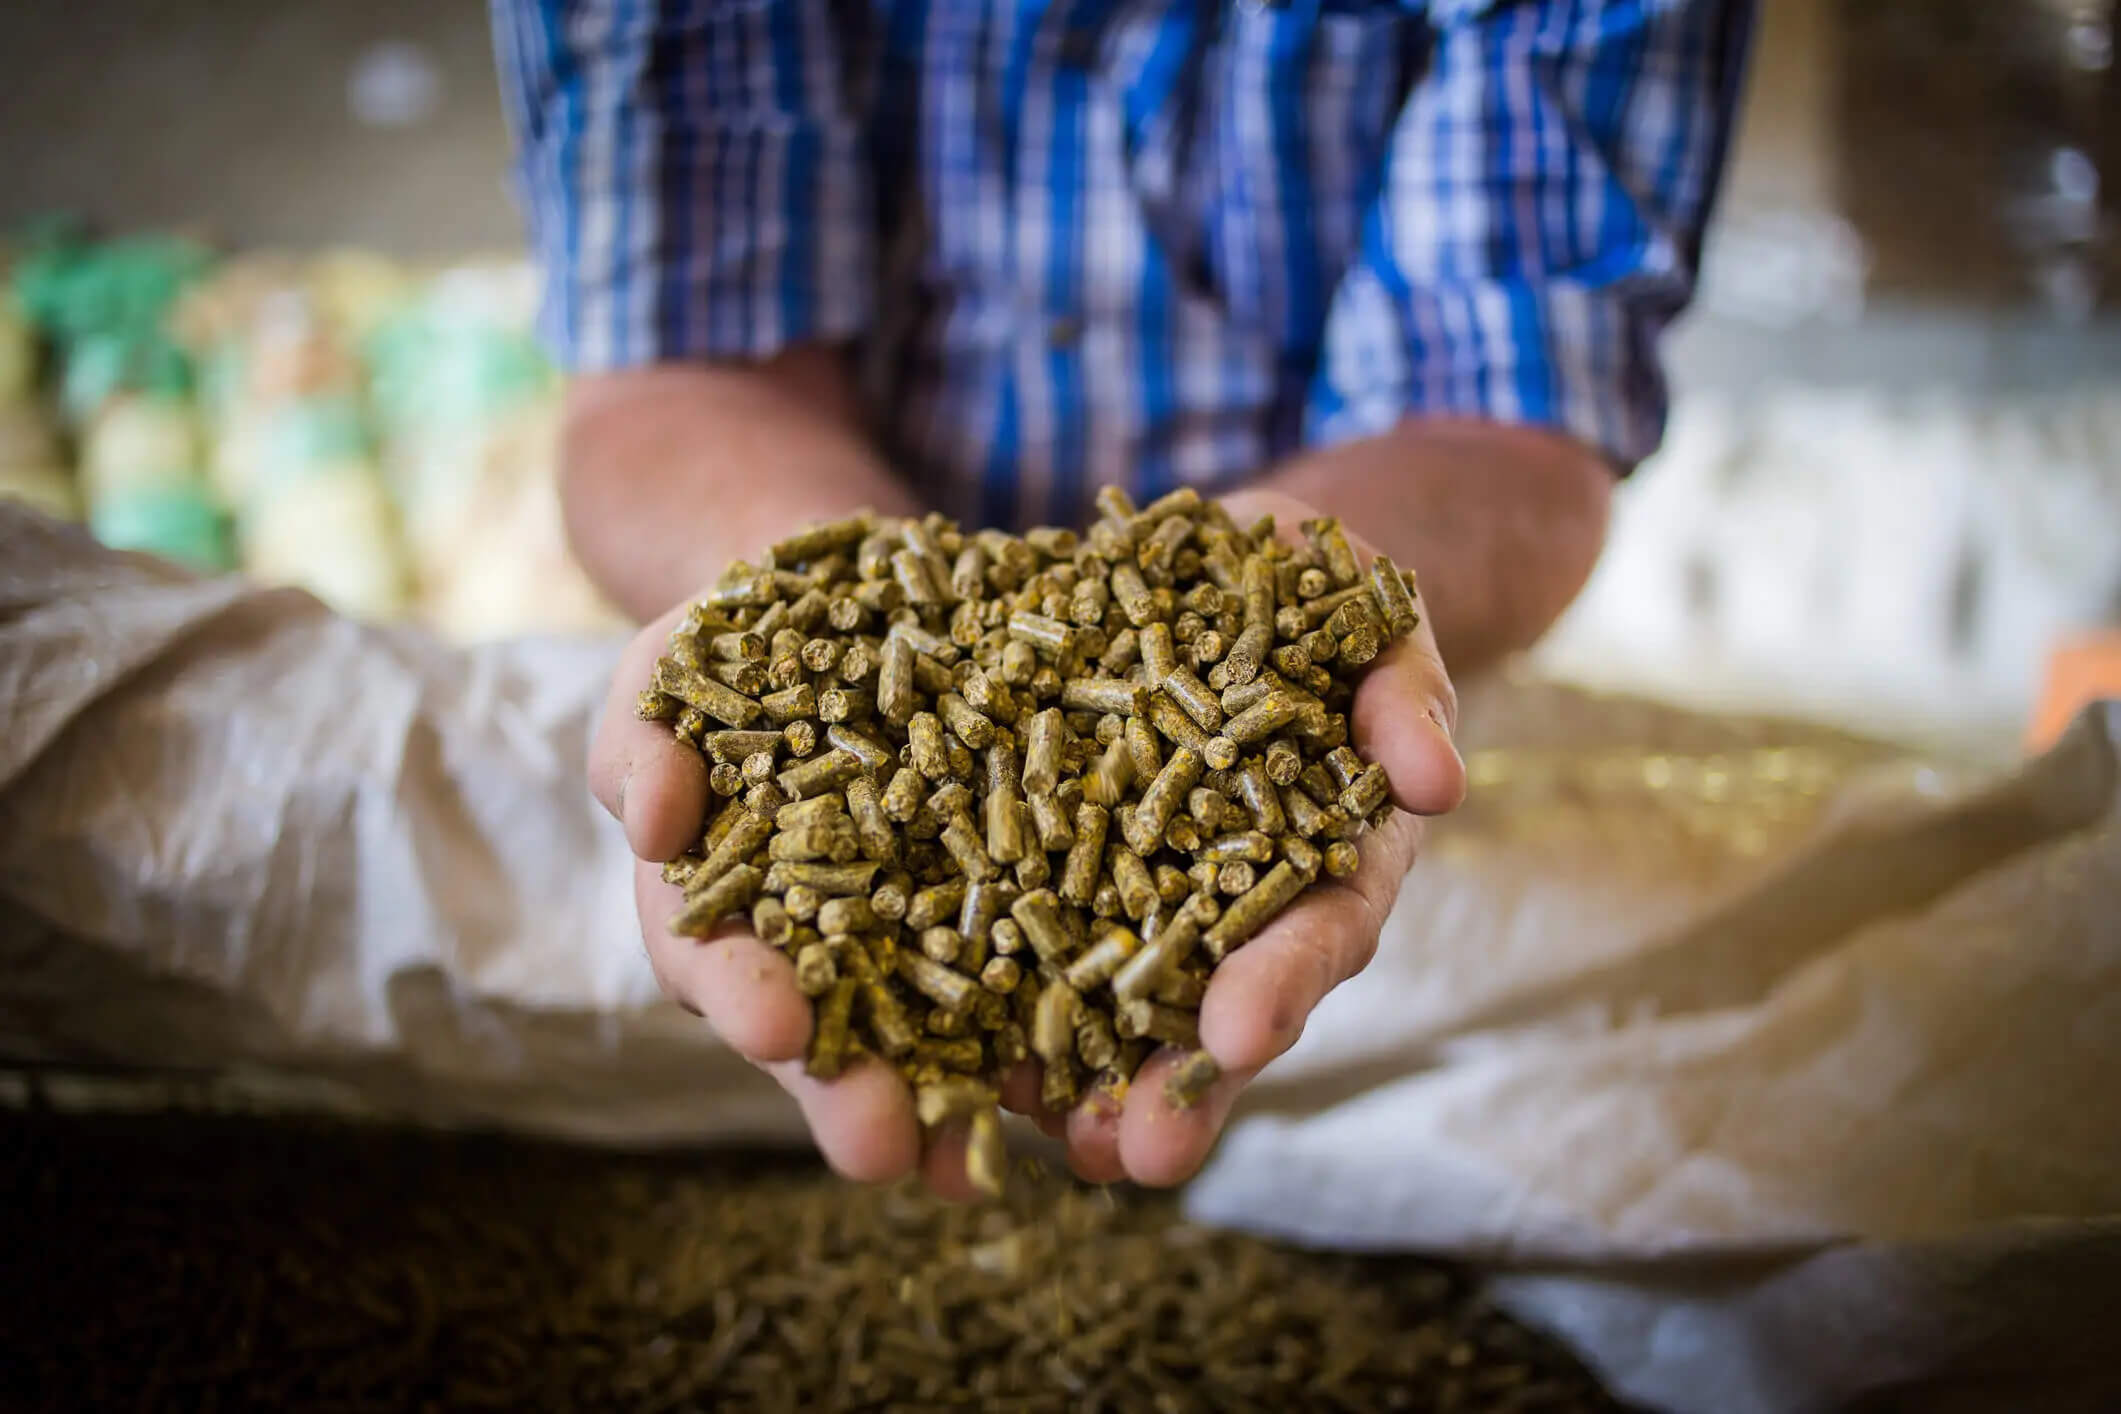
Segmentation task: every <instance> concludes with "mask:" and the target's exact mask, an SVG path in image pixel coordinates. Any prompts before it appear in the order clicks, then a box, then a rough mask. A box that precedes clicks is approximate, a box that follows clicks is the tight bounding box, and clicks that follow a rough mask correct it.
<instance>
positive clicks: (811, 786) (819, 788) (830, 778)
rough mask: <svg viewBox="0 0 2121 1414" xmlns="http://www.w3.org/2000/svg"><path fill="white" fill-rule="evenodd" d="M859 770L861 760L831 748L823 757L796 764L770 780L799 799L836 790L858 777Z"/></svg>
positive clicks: (844, 750)
mask: <svg viewBox="0 0 2121 1414" xmlns="http://www.w3.org/2000/svg"><path fill="white" fill-rule="evenodd" d="M861 770H862V758H861V757H859V756H857V755H855V754H854V753H853V752H851V751H848V750H847V749H846V748H844V747H835V748H833V749H832V750H831V751H828V752H826V753H825V754H824V755H823V756H815V757H812V758H810V759H809V760H807V761H799V762H797V763H796V764H795V765H793V766H790V767H789V768H788V769H787V770H785V771H783V772H781V773H780V775H779V776H777V777H775V778H774V780H775V783H776V784H777V785H779V786H780V788H781V790H782V791H783V792H785V793H786V794H788V795H789V796H791V797H793V798H794V799H797V800H801V799H802V798H803V797H805V796H809V795H821V794H823V793H824V792H826V791H833V790H838V789H840V788H841V787H842V786H844V785H846V784H847V782H849V781H851V780H853V779H854V778H855V777H856V776H858V775H860V774H861Z"/></svg>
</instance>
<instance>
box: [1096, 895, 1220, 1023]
mask: <svg viewBox="0 0 2121 1414" xmlns="http://www.w3.org/2000/svg"><path fill="white" fill-rule="evenodd" d="M1199 946H1200V923H1199V921H1198V919H1197V916H1196V915H1195V913H1194V911H1193V910H1192V909H1190V908H1185V907H1181V908H1179V909H1178V910H1177V912H1176V913H1175V914H1174V915H1173V916H1172V918H1171V920H1170V921H1169V922H1168V923H1166V924H1164V926H1163V927H1161V928H1159V929H1158V930H1157V933H1156V936H1155V937H1153V938H1151V939H1150V940H1149V941H1148V943H1147V944H1146V945H1144V946H1143V947H1141V948H1140V949H1138V950H1137V951H1136V952H1134V953H1133V954H1132V955H1131V956H1129V957H1128V958H1127V959H1126V960H1125V962H1124V963H1123V964H1122V965H1121V966H1120V968H1119V970H1118V971H1117V972H1115V973H1114V974H1113V975H1112V995H1113V996H1115V997H1117V998H1119V999H1120V1000H1121V1001H1123V1002H1131V1001H1147V1000H1149V999H1151V997H1152V996H1153V995H1154V994H1155V992H1156V989H1157V987H1158V986H1159V985H1160V984H1161V983H1162V982H1163V981H1164V979H1165V978H1166V977H1167V976H1169V975H1170V974H1171V973H1172V971H1173V970H1174V969H1176V968H1177V967H1178V965H1179V964H1180V963H1182V962H1184V961H1185V960H1186V959H1187V958H1189V957H1191V956H1192V955H1193V951H1194V949H1195V948H1197V947H1199Z"/></svg>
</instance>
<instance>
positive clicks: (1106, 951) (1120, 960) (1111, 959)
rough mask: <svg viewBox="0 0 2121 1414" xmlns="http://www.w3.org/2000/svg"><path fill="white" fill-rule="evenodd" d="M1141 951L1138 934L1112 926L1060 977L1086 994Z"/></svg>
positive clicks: (1086, 1057)
mask: <svg viewBox="0 0 2121 1414" xmlns="http://www.w3.org/2000/svg"><path fill="white" fill-rule="evenodd" d="M1141 949H1142V940H1141V936H1140V935H1139V934H1138V933H1136V932H1134V931H1133V930H1132V929H1131V928H1123V927H1120V926H1119V925H1118V924H1113V925H1111V926H1109V927H1107V928H1106V929H1105V931H1104V935H1103V936H1102V937H1100V938H1098V940H1097V941H1096V942H1094V943H1092V944H1091V945H1090V946H1089V947H1088V948H1087V949H1086V950H1084V951H1083V953H1082V954H1081V955H1079V956H1078V957H1077V958H1076V959H1075V960H1074V961H1073V962H1071V963H1069V964H1068V966H1067V970H1066V971H1065V972H1063V973H1062V976H1063V977H1064V978H1065V979H1066V980H1067V983H1068V985H1069V986H1071V987H1073V988H1075V990H1076V991H1078V992H1087V991H1089V990H1090V989H1091V988H1092V987H1096V986H1100V985H1102V984H1103V983H1105V982H1107V981H1109V980H1110V979H1111V977H1112V974H1113V973H1115V972H1117V971H1119V969H1120V968H1121V967H1122V966H1123V965H1125V963H1126V962H1127V960H1128V959H1129V958H1131V957H1133V956H1134V955H1135V954H1136V953H1138V952H1140V951H1141ZM1083 1060H1084V1062H1085V1063H1086V1064H1092V1065H1102V1064H1104V1062H1103V1061H1092V1060H1091V1059H1090V1058H1089V1057H1088V1056H1085V1057H1084V1058H1083Z"/></svg>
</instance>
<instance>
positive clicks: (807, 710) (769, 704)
mask: <svg viewBox="0 0 2121 1414" xmlns="http://www.w3.org/2000/svg"><path fill="white" fill-rule="evenodd" d="M753 705H755V706H757V707H759V708H761V709H762V710H764V712H765V714H766V715H767V716H768V717H770V718H772V719H773V721H774V723H775V724H776V725H778V726H786V725H788V723H790V722H792V721H794V720H796V719H797V718H798V717H815V716H816V715H817V689H816V688H814V687H812V686H811V685H810V684H809V683H807V682H799V683H797V684H796V685H795V686H794V687H789V688H783V689H782V690H781V691H779V692H769V693H767V694H766V695H765V696H764V697H761V698H760V699H759V700H758V701H757V702H756V703H755V704H753ZM754 715H756V714H754ZM733 725H739V724H733Z"/></svg>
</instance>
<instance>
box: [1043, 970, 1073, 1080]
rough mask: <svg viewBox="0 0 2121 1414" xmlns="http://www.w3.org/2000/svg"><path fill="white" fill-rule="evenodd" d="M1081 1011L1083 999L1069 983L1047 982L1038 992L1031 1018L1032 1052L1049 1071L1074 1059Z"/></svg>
mask: <svg viewBox="0 0 2121 1414" xmlns="http://www.w3.org/2000/svg"><path fill="white" fill-rule="evenodd" d="M1081 1010H1082V997H1081V996H1080V995H1078V994H1077V992H1076V990H1075V989H1074V988H1073V987H1071V986H1069V985H1068V984H1067V983H1066V982H1048V983H1047V984H1046V985H1045V986H1043V987H1041V988H1040V989H1039V993H1038V1004H1037V1007H1036V1009H1035V1010H1034V1011H1033V1012H1032V1016H1031V1049H1032V1050H1033V1051H1034V1052H1035V1053H1037V1055H1038V1058H1039V1059H1040V1060H1042V1061H1044V1062H1045V1063H1046V1065H1047V1066H1048V1067H1049V1068H1054V1067H1060V1066H1062V1064H1063V1063H1064V1062H1067V1061H1070V1060H1073V1059H1074V1056H1075V1022H1076V1017H1077V1015H1078V1013H1080V1011H1081Z"/></svg>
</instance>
